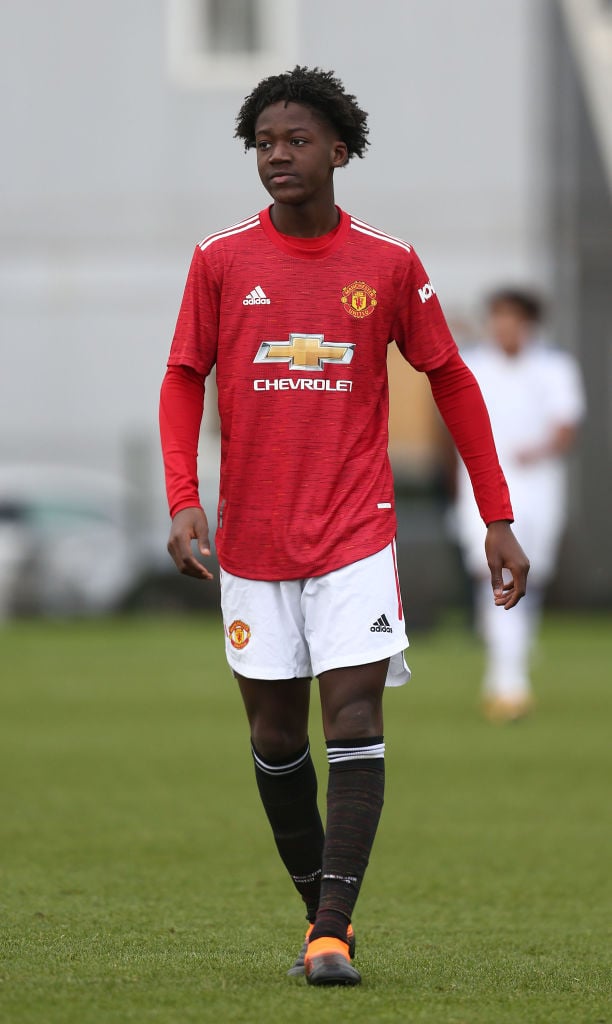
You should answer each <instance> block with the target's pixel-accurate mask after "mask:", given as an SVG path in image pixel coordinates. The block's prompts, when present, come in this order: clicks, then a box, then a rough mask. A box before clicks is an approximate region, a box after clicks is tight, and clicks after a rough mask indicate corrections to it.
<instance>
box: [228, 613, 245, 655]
mask: <svg viewBox="0 0 612 1024" xmlns="http://www.w3.org/2000/svg"><path fill="white" fill-rule="evenodd" d="M227 635H228V637H229V641H230V643H231V645H232V647H235V648H236V650H237V651H241V650H242V648H243V647H246V645H247V644H248V642H249V640H250V639H251V630H250V628H249V627H248V626H247V624H246V622H242V620H241V619H234V621H233V622H232V624H231V626H230V627H229V629H228V631H227Z"/></svg>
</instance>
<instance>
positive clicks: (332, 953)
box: [160, 67, 528, 985]
mask: <svg viewBox="0 0 612 1024" xmlns="http://www.w3.org/2000/svg"><path fill="white" fill-rule="evenodd" d="M367 134H368V129H367V115H366V114H365V112H364V111H363V110H361V109H360V108H359V106H358V105H357V102H356V100H355V97H354V96H352V95H350V94H348V93H346V92H345V90H344V87H343V85H342V83H341V82H340V81H339V80H338V79H336V78H334V76H333V73H332V72H323V71H321V70H319V69H317V68H315V69H314V70H309V69H307V68H301V67H296V68H294V70H293V71H291V72H288V73H286V74H282V75H277V76H274V77H271V78H267V79H265V80H264V81H263V82H260V84H259V85H258V86H257V87H256V88H255V89H254V90H253V92H252V93H251V94H250V95H249V96H248V97H247V98H246V99H245V101H244V104H243V106H242V108H241V110H240V113H239V114H238V119H237V127H236V135H237V137H238V138H239V139H241V140H242V141H243V143H244V145H245V148H246V149H247V150H248V149H255V150H256V153H257V169H258V172H259V176H260V178H261V181H262V184H263V185H264V188H265V189H266V190H267V191H268V193H269V194H270V196H271V197H272V204H271V206H269V207H268V208H266V209H264V210H262V211H261V212H260V213H258V214H255V215H254V216H252V217H249V218H248V219H247V220H244V221H242V222H240V223H238V224H235V225H233V226H232V227H229V228H227V229H226V230H224V231H218V232H217V233H216V234H214V235H210V236H209V237H207V238H205V239H204V241H203V242H201V243H200V244H199V245H198V246H197V247H196V250H195V253H194V256H193V261H192V264H191V268H190V271H189V276H188V279H187V285H186V288H185V294H184V297H183V303H182V306H181V309H180V313H179V318H178V323H177V327H176V333H175V336H174V341H173V343H172V350H171V353H170V359H169V362H168V370H167V374H166V377H165V379H164V383H163V386H162V395H161V408H160V421H161V435H162V447H163V452H164V460H165V468H166V482H167V490H168V498H169V504H170V512H171V515H172V528H171V533H170V540H169V543H168V548H169V551H170V553H171V554H172V557H173V558H174V560H175V562H176V564H177V566H178V568H179V569H180V571H181V572H183V573H186V574H187V575H190V576H195V577H196V578H199V579H203V580H205V579H210V578H211V574H210V571H209V570H208V568H207V567H206V565H205V564H202V563H201V562H200V561H199V560H198V559H197V558H196V557H195V556H194V555H193V553H192V550H191V542H192V540H195V541H197V544H198V548H199V552H200V554H201V555H203V556H204V557H206V556H207V555H208V554H210V547H209V537H208V524H207V519H206V516H205V514H204V511H203V509H202V507H201V504H200V497H199V494H198V481H197V471H196V455H197V444H198V435H199V427H200V420H201V416H202V408H203V397H204V381H205V378H206V376H207V375H208V374H209V373H210V371H211V369H212V367H213V366H216V369H217V387H218V395H219V413H220V419H221V480H220V496H219V506H218V516H217V532H216V546H217V553H218V557H219V562H220V565H221V587H222V611H223V621H224V626H225V642H226V652H227V658H228V661H229V664H230V666H231V668H232V669H233V672H234V675H235V676H236V679H237V681H238V685H239V687H240V691H241V694H242V698H243V701H244V705H245V709H246V713H247V717H248V720H249V725H250V730H251V744H252V751H253V760H254V764H255V775H256V779H257V785H258V787H259V792H260V795H261V799H262V802H263V805H264V808H265V811H266V814H267V816H268V818H269V821H270V824H271V826H272V831H273V834H274V838H275V841H276V844H277V847H278V851H279V853H280V856H281V858H282V860H283V862H284V864H285V866H286V868H287V870H288V872H289V874H290V876H291V878H292V880H293V882H294V884H295V887H296V889H297V890H298V892H299V894H300V896H301V897H302V899H303V901H304V903H305V905H306V913H307V919H308V921H309V928H308V931H307V934H306V940H305V942H304V945H303V947H302V950H301V952H300V955H299V956H298V959H297V961H296V962H295V964H294V965H293V967H292V968H291V970H290V972H289V973H294V974H297V973H305V974H306V978H307V981H308V982H309V983H310V984H312V985H329V984H344V985H355V984H357V983H358V982H359V981H360V975H359V973H358V972H357V971H356V970H355V968H354V967H353V966H352V964H351V957H352V953H353V952H354V933H353V930H352V925H351V918H352V915H353V908H354V906H355V902H356V899H357V895H358V893H359V888H360V886H361V883H362V880H363V876H364V873H365V870H366V866H367V864H368V859H369V856H370V851H371V849H372V844H373V842H374V836H375V833H376V829H377V825H378V819H379V816H380V812H381V808H382V804H383V789H384V752H385V746H384V740H383V715H382V697H383V691H384V687H385V682H386V681H387V682H389V683H391V684H395V685H399V684H401V683H402V682H405V681H406V679H407V678H408V675H409V673H408V670H407V668H406V665H405V662H404V659H403V651H404V649H405V648H406V646H407V643H408V641H407V638H406V633H405V628H404V618H403V613H402V603H401V597H400V587H399V581H398V577H397V567H396V560H395V543H394V537H395V531H396V519H395V510H394V496H393V480H392V476H391V469H390V465H389V460H388V456H387V419H388V394H387V370H386V352H387V345H388V344H389V343H390V342H391V341H392V340H395V342H396V343H397V345H398V346H399V348H400V350H401V352H402V353H403V354H404V356H405V357H406V359H407V360H408V361H409V362H410V363H411V364H412V365H413V366H415V367H416V368H417V369H418V370H422V371H424V372H425V373H427V375H428V377H429V380H430V382H431V386H432V389H433V394H434V397H435V400H436V402H437V404H438V407H439V409H440V411H441V413H442V415H443V417H444V418H445V420H446V422H447V424H448V426H449V428H450V430H451V433H452V435H453V437H454V439H455V442H456V444H457V446H458V448H459V451H460V453H461V455H462V457H463V459H464V461H465V463H466V465H467V467H468V470H469V472H470V476H471V479H472V483H473V486H474V491H475V495H476V500H477V502H478V506H479V509H480V513H481V515H482V518H483V519H484V521H485V523H486V524H487V526H488V529H487V538H486V549H487V556H488V561H489V565H490V569H491V579H492V584H493V595H492V597H491V600H492V601H494V602H495V604H496V605H498V606H500V607H502V606H503V607H504V608H512V607H513V606H514V605H515V604H516V603H517V601H519V599H520V598H521V596H522V595H523V594H524V592H525V585H526V576H527V571H528V562H527V559H526V557H525V555H524V554H523V551H522V550H521V548H520V546H519V544H518V542H517V541H516V540H515V538H514V535H513V533H512V530H511V528H510V522H511V521H512V509H511V506H510V500H509V496H508V491H507V487H506V483H505V480H504V477H503V475H502V472H501V469H500V467H499V463H498V460H497V455H496V452H495V447H494V444H493V439H492V435H491V429H490V426H489V420H488V416H487V412H486V409H485V406H484V403H483V399H482V397H481V394H480V391H479V389H478V385H477V384H476V381H475V379H474V378H473V376H472V374H471V373H470V371H469V370H468V369H467V368H466V366H465V365H464V364H463V362H462V361H461V359H460V357H459V355H458V352H457V348H456V346H455V343H454V341H453V339H452V337H451V335H450V333H449V331H448V328H447V326H446V322H445V320H444V316H443V314H442V311H441V309H440V305H439V303H438V299H437V297H436V294H435V292H434V289H433V287H432V285H431V283H430V282H429V280H428V278H427V274H426V273H425V271H424V269H423V267H422V265H421V263H420V262H419V259H418V257H417V256H416V254H415V252H414V250H413V249H412V248H411V247H410V246H409V245H407V244H406V243H405V242H402V241H401V240H399V239H397V238H392V237H390V236H389V235H387V234H385V233H384V232H382V231H379V230H377V229H376V228H373V227H370V226H369V225H368V224H365V223H364V222H363V221H361V220H358V219H356V218H355V217H350V216H349V215H348V214H346V213H345V212H344V211H342V210H341V209H339V207H337V206H336V205H335V203H334V187H333V177H334V171H335V170H336V169H337V168H340V167H343V166H344V165H345V164H346V163H347V162H348V161H349V160H350V159H351V157H353V156H359V157H362V156H363V155H364V153H365V149H366V146H367V145H368V141H367ZM502 567H506V568H507V569H508V570H509V573H510V576H511V580H510V582H508V583H506V584H504V583H502ZM313 676H317V677H318V679H319V689H320V698H321V707H322V715H323V727H324V732H325V738H326V743H327V753H328V759H329V783H328V791H327V821H326V827H325V830H324V829H323V825H322V823H321V819H320V816H319V811H318V808H317V780H316V776H315V771H314V767H313V763H312V760H311V757H310V750H309V745H308V709H309V695H310V683H311V678H312V677H313Z"/></svg>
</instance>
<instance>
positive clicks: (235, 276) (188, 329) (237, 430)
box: [160, 210, 512, 580]
mask: <svg viewBox="0 0 612 1024" xmlns="http://www.w3.org/2000/svg"><path fill="white" fill-rule="evenodd" d="M393 340H395V341H396V343H397V345H398V347H399V349H400V351H401V352H402V354H403V355H404V357H405V358H406V359H407V360H408V361H409V362H410V363H411V364H412V366H414V367H415V368H416V369H417V370H422V371H424V372H426V373H427V374H428V376H429V379H430V382H431V385H432V390H433V394H434V398H435V400H436V402H437V404H438V407H439V408H440V411H441V413H442V415H443V417H444V418H445V420H446V422H447V424H448V426H449V429H450V430H451V433H452V435H453V437H454V439H455V442H456V444H457V446H458V448H459V451H460V453H461V455H462V457H463V458H464V461H465V463H466V465H467V468H468V470H469V472H470V475H471V477H472V482H473V485H474V490H475V495H476V500H477V501H478V505H479V508H480V512H481V515H482V517H483V519H484V520H485V521H486V522H492V521H494V520H498V519H508V520H512V509H511V506H510V500H509V495H508V490H507V487H506V483H505V480H504V477H503V473H502V471H501V468H500V466H499V462H498V459H497V455H496V452H495V446H494V443H493V437H492V434H491V428H490V425H489V419H488V415H487V412H486V408H485V406H484V402H483V400H482V396H481V394H480V390H479V388H478V385H477V383H476V381H475V379H474V377H473V376H472V374H471V373H470V371H469V370H468V369H467V367H466V366H465V365H464V363H463V362H462V360H461V358H460V356H459V354H458V352H457V348H456V345H455V342H454V340H453V338H452V336H451V334H450V331H449V329H448V326H447V324H446V321H445V319H444V315H443V313H442V310H441V308H440V304H439V302H438V299H437V297H436V294H435V291H434V289H433V287H432V285H431V283H430V282H429V280H428V277H427V274H426V272H425V270H424V268H423V266H422V264H421V262H420V261H419V259H418V257H417V255H416V253H415V252H414V250H413V249H412V248H411V247H410V246H409V245H408V244H407V243H405V242H403V241H401V240H400V239H395V238H392V237H390V236H389V235H386V234H384V233H383V232H380V231H378V230H376V229H375V228H372V227H370V226H369V225H367V224H365V223H363V222H362V221H359V220H357V219H356V218H354V217H350V216H348V215H347V214H346V213H344V212H342V211H340V222H339V225H338V227H337V228H336V230H335V231H333V232H331V233H330V234H329V235H325V236H323V237H322V238H316V239H299V238H294V237H290V236H286V235H281V234H279V232H277V231H276V230H275V228H274V227H273V225H272V223H271V220H270V216H269V212H268V210H264V211H262V212H261V213H259V214H258V215H256V216H254V217H251V218H250V219H248V220H246V221H243V222H242V223H240V224H237V225H235V226H234V227H232V228H228V229H227V230H225V231H221V232H218V233H217V234H215V235H211V236H210V237H208V238H206V239H204V241H203V242H201V243H200V245H199V246H197V247H196V250H195V253H194V256H193V260H192V264H191V268H190V271H189V276H188V279H187V285H186V288H185V294H184V297H183V302H182V305H181V310H180V313H179V318H178V323H177V327H176V332H175V336H174V340H173V343H172V349H171V353H170V359H169V362H168V371H167V374H166V378H165V380H164V384H163V387H162V397H161V406H160V424H161V434H162V448H163V453H164V461H165V468H166V483H167V490H168V500H169V505H170V511H171V514H172V515H175V514H176V513H177V512H178V511H180V510H181V509H183V508H187V507H190V506H195V505H199V504H200V496H199V494H198V483H197V471H196V456H197V442H198V435H199V426H200V420H201V415H202V408H203V400H204V381H205V378H206V376H207V375H208V373H209V372H210V370H211V369H212V367H213V366H216V371H217V388H218V396H219V414H220V422H221V479H220V495H219V507H218V519H217V533H216V548H217V554H218V557H219V561H220V563H221V565H222V566H223V568H224V569H226V570H227V571H229V572H231V573H232V574H234V575H236V576H243V577H246V578H251V579H265V580H280V579H300V578H306V577H309V576H317V575H322V574H324V573H328V572H331V571H332V570H334V569H338V568H340V567H341V566H343V565H347V564H349V563H351V562H354V561H357V560H358V559H361V558H365V557H367V556H368V555H370V554H373V553H374V552H376V551H379V550H380V549H382V548H383V547H385V546H386V544H388V543H389V541H390V540H391V539H392V538H393V537H394V535H395V531H396V518H395V508H394V494H393V479H392V474H391V467H390V464H389V459H388V455H387V442H388V425H387V423H388V385H387V362H386V356H387V346H388V344H389V343H390V342H391V341H393Z"/></svg>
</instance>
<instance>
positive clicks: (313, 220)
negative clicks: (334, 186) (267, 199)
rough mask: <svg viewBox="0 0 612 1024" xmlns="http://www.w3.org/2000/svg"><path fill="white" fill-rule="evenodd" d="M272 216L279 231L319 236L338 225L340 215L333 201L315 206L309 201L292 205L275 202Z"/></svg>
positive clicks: (296, 235)
mask: <svg viewBox="0 0 612 1024" xmlns="http://www.w3.org/2000/svg"><path fill="white" fill-rule="evenodd" d="M270 218H271V220H272V223H273V224H274V227H275V228H276V230H277V231H280V232H281V234H283V235H293V236H294V237H295V238H319V237H320V236H321V235H327V234H329V232H330V231H333V230H334V228H335V227H337V226H338V222H339V216H338V211H337V209H336V207H335V205H334V197H333V195H332V197H331V201H330V202H326V203H325V204H324V205H323V204H317V206H313V205H310V204H307V203H304V204H300V205H298V206H291V205H289V203H273V205H272V209H271V210H270Z"/></svg>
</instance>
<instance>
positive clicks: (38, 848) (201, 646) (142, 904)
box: [0, 616, 612, 1024]
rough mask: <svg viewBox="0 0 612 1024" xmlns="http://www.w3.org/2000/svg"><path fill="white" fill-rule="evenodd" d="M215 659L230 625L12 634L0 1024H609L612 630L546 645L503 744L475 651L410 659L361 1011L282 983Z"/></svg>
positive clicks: (264, 837)
mask: <svg viewBox="0 0 612 1024" xmlns="http://www.w3.org/2000/svg"><path fill="white" fill-rule="evenodd" d="M222 646H223V645H222V635H221V629H220V626H219V623H218V622H217V620H216V619H210V620H208V619H204V620H201V621H197V620H187V621H183V622H173V621H157V620H143V621H138V620H136V621H129V620H126V621H122V622H93V623H78V624H54V623H47V624H36V623H23V624H16V625H11V626H7V627H5V628H4V629H3V630H2V632H0V665H1V669H0V671H1V675H2V684H1V691H0V777H1V780H2V783H1V804H0V915H1V917H0V929H1V931H0V1020H1V1021H2V1024H33V1022H36V1024H39V1022H40V1024H99V1022H100V1024H101V1022H104V1024H115V1022H116V1024H123V1022H131V1021H138V1022H139V1024H147V1022H160V1024H190V1022H194V1024H195V1022H209V1021H210V1022H212V1021H215V1022H220V1024H225V1022H247V1024H260V1022H261V1024H264V1022H265V1024H285V1022H287V1024H289V1022H291V1024H302V1022H304V1024H306V1022H308V1024H313V1022H316V1024H328V1022H329V1024H331V1022H332V1021H333V1022H337V1021H339V1020H347V1021H349V1020H355V1021H359V1022H364V1024H366V1022H375V1024H376V1022H387V1021H398V1022H399V1021H401V1022H412V1021H421V1022H427V1024H446V1022H448V1024H450V1022H453V1024H480V1022H483V1024H498V1022H499V1024H503V1022H506V1021H524V1022H529V1024H538V1022H558V1024H574V1022H584V1024H587V1022H588V1024H596V1022H603V1021H606V1022H611V1021H612V1011H611V1010H610V997H611V995H612V993H611V986H610V974H609V968H610V942H609V938H610V934H609V925H610V919H611V913H610V911H611V908H610V901H609V895H610V893H609V880H610V864H611V863H612V858H611V856H610V853H611V847H610V839H611V838H612V824H611V821H610V813H609V811H610V779H611V773H610V769H611V767H612V744H611V743H610V732H611V730H610V712H611V710H612V689H611V688H610V685H609V683H610V624H609V620H608V619H604V618H603V617H601V618H599V619H597V618H595V619H587V618H582V619H581V618H577V617H560V616H557V617H555V618H551V619H549V620H548V621H547V622H546V624H545V628H544V633H543V638H542V643H541V646H540V652H539V656H538V659H537V664H536V669H535V678H536V686H537V691H538V697H539V702H540V705H539V710H538V713H537V714H536V715H534V717H533V718H532V719H531V720H529V721H526V722H525V723H523V724H521V725H517V726H509V727H492V726H489V725H487V724H485V723H484V722H482V721H481V720H480V717H479V715H478V713H477V691H478V677H479V673H480V652H479V651H478V648H477V647H476V646H475V645H474V643H473V641H472V640H471V638H470V637H469V636H468V635H467V634H466V633H465V632H464V631H462V630H461V629H459V628H458V627H457V628H455V627H453V625H452V624H450V625H448V626H447V627H446V628H444V629H442V630H440V631H437V632H434V633H432V634H429V635H424V636H416V637H415V638H414V644H413V650H412V652H411V658H410V663H411V667H412V669H413V682H412V683H411V684H410V686H409V687H407V688H404V689H403V690H402V691H392V692H389V693H388V695H387V698H386V704H387V710H386V716H387V721H386V739H387V749H388V758H387V766H388V797H387V802H386V806H385V811H384V814H383V819H382V824H381V829H380V832H379V837H378V840H377V844H376V847H375V851H374V856H373V860H372V864H371V865H370V869H369V873H368V875H367V877H366V882H365V884H364V888H363V891H362V895H361V899H360V902H359V906H358V913H357V915H356V928H357V933H358V942H359V947H358V965H359V967H360V969H361V970H362V973H363V977H364V983H363V985H362V986H361V988H360V989H355V990H316V989H312V990H311V989H309V988H307V987H306V986H305V985H304V983H303V981H299V980H298V981H296V980H292V979H288V978H286V977H285V975H284V972H285V970H286V968H287V966H288V965H289V964H290V962H291V960H292V957H293V956H294V954H295V952H296V950H297V948H298V947H299V944H300V941H301V937H302V927H303V920H302V911H301V908H300V905H299V903H298V900H297V898H296V897H295V895H294V893H293V891H292V888H291V886H290V884H289V882H288V881H287V880H286V878H285V876H284V874H283V871H282V868H281V866H280V862H278V861H277V857H276V853H275V851H274V848H273V844H272V840H271V837H270V835H269V834H268V827H267V823H266V822H265V820H264V817H263V813H262V812H261V809H260V807H259V805H258V801H257V798H256V791H255V786H254V782H253V778H252V768H251V764H250V755H249V748H248V735H247V729H246V725H245V723H244V722H243V716H242V711H241V707H240V704H239V699H238V695H237V692H236V689H235V684H234V683H233V681H232V679H231V677H230V675H229V672H228V670H227V669H226V667H225V663H224V658H223V651H222ZM320 735H321V734H320V729H319V724H318V718H317V716H316V715H313V728H312V737H313V746H314V747H315V748H316V749H317V757H318V763H319V765H320V766H321V772H322V774H323V773H324V767H323V763H322V760H321V756H320V754H321V739H320ZM322 789H324V785H323V786H322Z"/></svg>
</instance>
